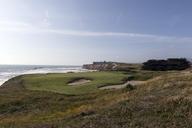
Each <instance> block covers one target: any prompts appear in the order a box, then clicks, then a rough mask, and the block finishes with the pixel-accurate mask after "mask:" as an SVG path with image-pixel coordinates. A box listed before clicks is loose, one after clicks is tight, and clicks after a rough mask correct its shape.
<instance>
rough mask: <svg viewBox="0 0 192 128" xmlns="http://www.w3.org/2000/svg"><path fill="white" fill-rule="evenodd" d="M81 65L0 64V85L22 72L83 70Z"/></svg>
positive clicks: (41, 72)
mask: <svg viewBox="0 0 192 128" xmlns="http://www.w3.org/2000/svg"><path fill="white" fill-rule="evenodd" d="M84 71H86V70H85V69H82V67H81V66H42V65H0V86H1V85H2V84H3V83H4V82H6V81H7V80H9V79H11V78H13V77H15V76H19V75H23V74H44V73H67V72H84Z"/></svg>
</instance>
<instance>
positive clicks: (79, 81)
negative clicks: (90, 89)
mask: <svg viewBox="0 0 192 128" xmlns="http://www.w3.org/2000/svg"><path fill="white" fill-rule="evenodd" d="M89 82H91V80H87V79H79V80H76V81H73V82H71V83H69V84H68V85H83V84H86V83H89Z"/></svg>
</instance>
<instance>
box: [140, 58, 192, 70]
mask: <svg viewBox="0 0 192 128" xmlns="http://www.w3.org/2000/svg"><path fill="white" fill-rule="evenodd" d="M190 66H191V65H190V62H189V61H187V59H185V58H178V59H177V58H172V59H167V60H148V61H147V62H145V63H143V66H142V69H144V70H153V71H167V70H185V69H187V68H189V67H190Z"/></svg>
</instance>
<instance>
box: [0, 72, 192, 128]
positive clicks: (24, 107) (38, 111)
mask: <svg viewBox="0 0 192 128" xmlns="http://www.w3.org/2000/svg"><path fill="white" fill-rule="evenodd" d="M0 101H1V102H0V126H1V127H3V128H136V127H137V128H145V127H146V128H154V127H155V128H165V127H169V128H181V127H185V128H191V127H192V116H191V115H192V73H191V72H190V71H182V72H174V73H168V74H164V75H161V76H158V77H156V78H153V79H151V80H148V81H147V82H146V83H145V84H143V85H140V86H138V87H136V88H135V89H133V90H130V89H128V88H125V89H119V90H104V91H99V92H97V93H91V94H85V95H76V96H75V95H74V96H73V95H63V94H57V93H51V92H43V91H30V90H26V89H25V88H24V87H23V83H22V80H21V79H20V78H19V77H18V78H15V79H13V80H11V81H10V82H8V83H7V86H6V87H3V88H1V89H0Z"/></svg>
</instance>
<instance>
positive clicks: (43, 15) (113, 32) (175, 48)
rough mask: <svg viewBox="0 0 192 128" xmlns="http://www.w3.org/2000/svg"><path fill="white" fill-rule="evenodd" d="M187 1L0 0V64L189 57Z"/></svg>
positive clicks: (190, 33)
mask: <svg viewBox="0 0 192 128" xmlns="http://www.w3.org/2000/svg"><path fill="white" fill-rule="evenodd" d="M191 5H192V1H191V0H0V64H31V65H33V64H36V65H81V64H85V63H92V62H93V61H104V60H105V61H118V62H128V63H141V62H144V61H146V60H147V59H152V58H153V59H164V58H172V57H185V58H191V57H192V56H191V55H192V54H191V53H192V24H191V23H192V15H191V12H192V8H191Z"/></svg>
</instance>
